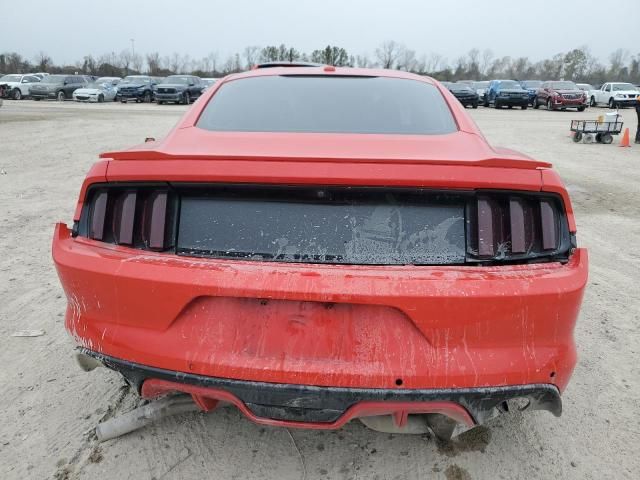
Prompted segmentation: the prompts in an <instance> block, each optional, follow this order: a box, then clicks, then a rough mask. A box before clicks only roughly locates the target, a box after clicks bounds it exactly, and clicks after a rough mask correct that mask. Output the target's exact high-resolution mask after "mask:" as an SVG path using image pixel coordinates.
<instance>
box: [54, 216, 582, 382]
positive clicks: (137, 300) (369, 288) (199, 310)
mask: <svg viewBox="0 0 640 480" xmlns="http://www.w3.org/2000/svg"><path fill="white" fill-rule="evenodd" d="M53 258H54V261H55V264H56V268H57V271H58V274H59V277H60V280H61V283H62V285H63V288H64V290H65V293H66V295H67V299H68V307H67V312H66V319H65V325H66V328H67V330H68V331H69V332H70V333H71V334H72V335H73V336H74V338H75V339H76V340H77V341H78V343H79V344H80V345H81V346H83V347H85V348H87V349H88V350H91V351H93V352H98V353H101V354H104V355H108V356H111V357H114V358H120V359H123V360H126V361H129V362H132V363H137V364H141V365H147V366H150V367H154V368H159V369H164V370H169V371H178V372H188V373H190V374H193V375H202V376H207V377H218V378H233V379H242V380H246V381H258V382H270V383H284V384H299V385H314V386H327V387H345V388H367V389H370V388H376V389H393V390H404V389H410V390H415V389H440V388H445V389H448V388H479V387H487V386H491V387H493V386H504V385H527V384H549V383H551V384H554V385H556V386H557V387H558V389H559V390H563V389H564V388H565V386H566V385H567V383H568V381H569V378H570V376H571V373H572V371H573V368H574V366H575V363H576V350H575V344H574V340H573V329H574V325H575V321H576V318H577V316H578V312H579V308H580V304H581V301H582V294H583V289H584V286H585V283H586V280H587V254H586V251H585V250H582V249H577V250H576V251H575V253H574V254H573V255H572V257H571V258H570V260H569V262H568V263H567V264H564V265H563V264H560V263H547V264H532V265H517V266H500V267H411V266H406V267H379V266H378V267H365V266H347V265H296V264H277V263H269V264H263V263H260V262H249V261H245V262H242V261H223V260H213V259H198V258H187V257H176V256H173V255H166V254H154V253H152V252H144V251H139V250H133V249H129V248H124V247H117V246H113V245H108V244H102V243H99V242H94V241H91V240H88V239H84V238H80V237H78V238H72V236H71V232H70V231H69V229H68V228H67V227H66V225H64V224H59V225H57V227H56V232H55V236H54V241H53Z"/></svg>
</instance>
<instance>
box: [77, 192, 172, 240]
mask: <svg viewBox="0 0 640 480" xmlns="http://www.w3.org/2000/svg"><path fill="white" fill-rule="evenodd" d="M175 202H176V199H175V195H173V194H172V193H171V192H170V191H169V189H168V188H166V187H146V186H145V187H109V188H95V189H93V190H92V191H91V192H90V194H89V196H88V203H87V206H86V208H85V209H83V213H82V218H81V220H80V225H79V234H80V235H86V236H87V237H89V238H91V239H93V240H99V241H102V242H107V243H113V244H117V245H126V246H130V247H134V248H142V249H149V250H155V251H164V250H167V249H169V248H172V247H173V245H174V237H175V234H174V231H175V225H174V223H175V214H176V205H175Z"/></svg>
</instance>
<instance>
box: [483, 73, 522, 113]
mask: <svg viewBox="0 0 640 480" xmlns="http://www.w3.org/2000/svg"><path fill="white" fill-rule="evenodd" d="M491 104H493V105H494V106H495V107H496V108H502V107H505V106H506V107H508V108H513V107H514V106H515V107H520V108H521V109H522V110H526V109H527V107H528V106H529V93H528V92H527V91H526V90H525V89H524V88H522V86H521V85H520V84H519V83H518V82H516V81H515V80H491V83H489V87H488V88H487V91H486V92H485V94H484V106H485V107H488V106H489V105H491Z"/></svg>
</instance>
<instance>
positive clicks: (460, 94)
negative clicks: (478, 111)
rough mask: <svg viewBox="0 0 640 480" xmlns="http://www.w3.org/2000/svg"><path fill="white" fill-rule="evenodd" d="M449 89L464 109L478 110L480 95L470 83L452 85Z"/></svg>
mask: <svg viewBox="0 0 640 480" xmlns="http://www.w3.org/2000/svg"><path fill="white" fill-rule="evenodd" d="M447 88H448V89H449V91H450V92H451V93H453V96H454V97H456V98H457V99H458V101H459V102H460V103H461V104H462V105H463V106H464V107H472V108H478V103H479V100H478V94H477V93H476V91H475V90H474V89H473V88H472V87H471V85H469V84H468V83H450V84H449V86H447Z"/></svg>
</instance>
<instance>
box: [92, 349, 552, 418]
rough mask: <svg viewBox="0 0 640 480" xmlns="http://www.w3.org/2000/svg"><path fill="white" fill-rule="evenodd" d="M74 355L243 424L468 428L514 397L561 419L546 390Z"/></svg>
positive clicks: (149, 390) (148, 390)
mask: <svg viewBox="0 0 640 480" xmlns="http://www.w3.org/2000/svg"><path fill="white" fill-rule="evenodd" d="M81 351H82V352H83V353H84V354H85V355H89V356H91V357H93V358H95V359H97V360H99V361H100V362H101V363H103V364H104V365H105V366H106V367H108V368H110V369H112V370H115V371H117V372H119V373H121V374H122V375H123V376H124V377H125V378H126V379H127V381H128V382H129V383H130V384H131V385H132V386H133V387H134V388H136V390H137V391H138V393H140V394H141V395H142V396H143V397H145V398H148V399H153V398H157V397H159V396H162V395H165V394H168V393H177V392H182V393H187V394H190V395H191V396H192V397H193V399H194V401H195V402H196V403H197V404H198V405H199V406H200V408H201V409H203V410H210V409H213V408H215V406H216V405H217V402H220V401H222V402H228V403H232V404H234V405H235V406H236V407H238V409H240V411H241V412H242V413H243V414H244V415H245V416H247V417H248V418H249V419H250V420H253V421H254V422H256V423H260V424H266V425H274V426H287V427H300V428H313V429H336V428H340V427H342V426H343V425H344V424H345V423H347V422H348V421H350V420H352V419H354V418H359V417H367V416H373V415H392V416H394V418H397V419H402V418H405V420H406V417H407V415H409V414H425V413H427V414H428V413H437V414H441V415H446V416H447V417H449V418H451V419H452V420H454V421H455V422H457V423H459V424H463V425H465V426H467V427H473V426H475V425H480V424H482V423H484V422H486V421H487V420H489V419H491V418H493V417H495V416H496V415H497V413H498V412H499V411H501V410H503V406H504V404H505V403H506V402H508V401H509V400H515V399H523V400H526V401H527V409H531V410H546V411H549V412H551V413H552V414H553V415H555V416H560V414H561V413H562V402H561V400H560V391H559V390H558V388H557V387H556V386H554V385H551V384H529V385H511V386H499V387H476V388H447V389H382V388H344V387H318V386H310V385H294V384H280V383H267V382H254V381H245V380H233V379H227V378H216V377H208V376H203V375H195V374H191V373H185V372H176V371H171V370H164V369H160V368H155V367H150V366H146V365H141V364H137V363H132V362H129V361H126V360H121V359H117V358H114V357H110V356H107V355H103V354H100V353H97V352H93V351H91V350H88V349H81ZM401 422H402V420H399V423H401Z"/></svg>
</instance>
